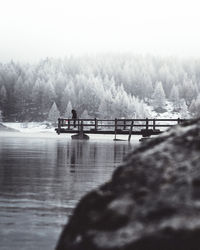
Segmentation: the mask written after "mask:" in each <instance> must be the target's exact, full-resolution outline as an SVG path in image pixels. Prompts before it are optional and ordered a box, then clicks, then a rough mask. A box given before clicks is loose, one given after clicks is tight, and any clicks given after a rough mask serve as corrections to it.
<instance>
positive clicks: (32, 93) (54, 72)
mask: <svg viewBox="0 0 200 250" xmlns="http://www.w3.org/2000/svg"><path fill="white" fill-rule="evenodd" d="M199 93H200V60H184V61H179V60H175V59H172V58H165V59H164V58H154V57H150V56H146V57H141V56H140V57H139V56H133V55H120V56H119V55H118V56H117V55H104V56H97V57H87V56H84V57H68V58H65V59H62V60H61V59H45V60H42V61H40V63H38V64H35V65H30V64H19V63H15V62H10V63H7V64H0V111H1V116H2V118H3V120H4V121H43V120H46V119H47V118H48V117H49V111H50V110H51V109H52V108H53V109H54V110H55V108H57V109H58V112H59V114H60V116H69V115H70V110H71V108H75V109H76V110H77V112H78V115H79V117H80V116H84V117H85V116H91V117H104V118H108V117H111V118H114V117H146V116H147V115H148V114H147V111H146V104H152V105H153V106H154V107H155V109H157V110H158V111H162V110H163V109H164V103H165V100H166V99H169V100H171V101H172V102H173V103H174V107H175V109H176V110H177V111H178V110H180V109H182V108H183V107H184V109H189V110H190V111H191V112H192V114H193V115H198V112H199V110H200V94H199Z"/></svg>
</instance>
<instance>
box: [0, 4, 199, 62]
mask: <svg viewBox="0 0 200 250" xmlns="http://www.w3.org/2000/svg"><path fill="white" fill-rule="evenodd" d="M0 3H1V13H0V62H7V61H10V60H12V59H13V60H15V61H28V62H29V61H30V62H32V61H37V60H39V59H40V58H45V57H64V56H68V55H73V54H75V55H80V54H98V53H107V52H114V53H123V52H131V53H134V54H143V55H144V54H153V55H161V56H171V55H172V56H179V57H188V56H189V57H200V32H199V27H198V26H199V24H200V15H199V13H198V12H199V7H200V3H198V1H195V0H190V1H188V0H167V1H166V0H0Z"/></svg>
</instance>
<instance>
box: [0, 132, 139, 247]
mask: <svg viewBox="0 0 200 250" xmlns="http://www.w3.org/2000/svg"><path fill="white" fill-rule="evenodd" d="M106 138H107V139H102V137H101V138H98V137H97V138H93V139H92V138H91V139H90V140H89V141H79V140H78V141H75V140H71V138H70V136H69V135H67V136H66V135H60V136H58V135H56V134H53V133H37V134H36V133H35V134H28V133H26V134H22V133H7V134H6V133H0V224H1V226H0V239H1V241H0V249H1V250H12V249H13V250H22V249H25V250H32V249H34V250H35V249H37V250H38V249H41V250H50V249H54V248H55V245H56V242H57V240H58V238H59V234H60V232H61V230H62V227H63V226H64V225H65V224H66V222H67V220H68V218H69V216H70V215H71V214H72V211H73V208H74V207H75V205H76V204H77V202H78V201H79V200H80V198H81V197H82V196H83V195H84V194H86V193H87V192H88V191H90V190H92V189H93V188H96V187H97V186H99V185H100V184H102V183H104V182H105V181H107V180H109V178H110V177H111V175H112V172H113V171H114V169H115V168H116V167H117V166H118V165H119V163H120V162H121V161H122V159H123V157H124V156H125V154H127V152H128V151H130V150H131V149H132V148H133V147H134V145H135V144H137V143H138V139H137V140H135V141H132V142H131V144H130V143H128V142H127V141H117V142H114V141H113V140H112V139H113V137H111V136H106ZM126 139H127V138H126Z"/></svg>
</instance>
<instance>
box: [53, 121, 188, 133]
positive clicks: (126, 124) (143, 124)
mask: <svg viewBox="0 0 200 250" xmlns="http://www.w3.org/2000/svg"><path fill="white" fill-rule="evenodd" d="M184 121H186V119H180V118H178V119H149V118H146V119H97V118H94V119H66V118H59V119H58V128H56V132H57V133H58V134H60V133H79V132H83V133H93V134H142V135H143V136H145V135H151V134H159V133H161V132H163V131H164V130H166V128H168V127H171V126H174V125H176V124H180V123H182V122H184Z"/></svg>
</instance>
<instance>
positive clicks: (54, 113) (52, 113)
mask: <svg viewBox="0 0 200 250" xmlns="http://www.w3.org/2000/svg"><path fill="white" fill-rule="evenodd" d="M59 117H60V112H59V110H58V107H57V105H56V103H55V102H54V103H53V104H52V106H51V108H50V110H49V113H48V119H47V120H48V121H49V122H52V123H56V122H57V120H58V118H59Z"/></svg>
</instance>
